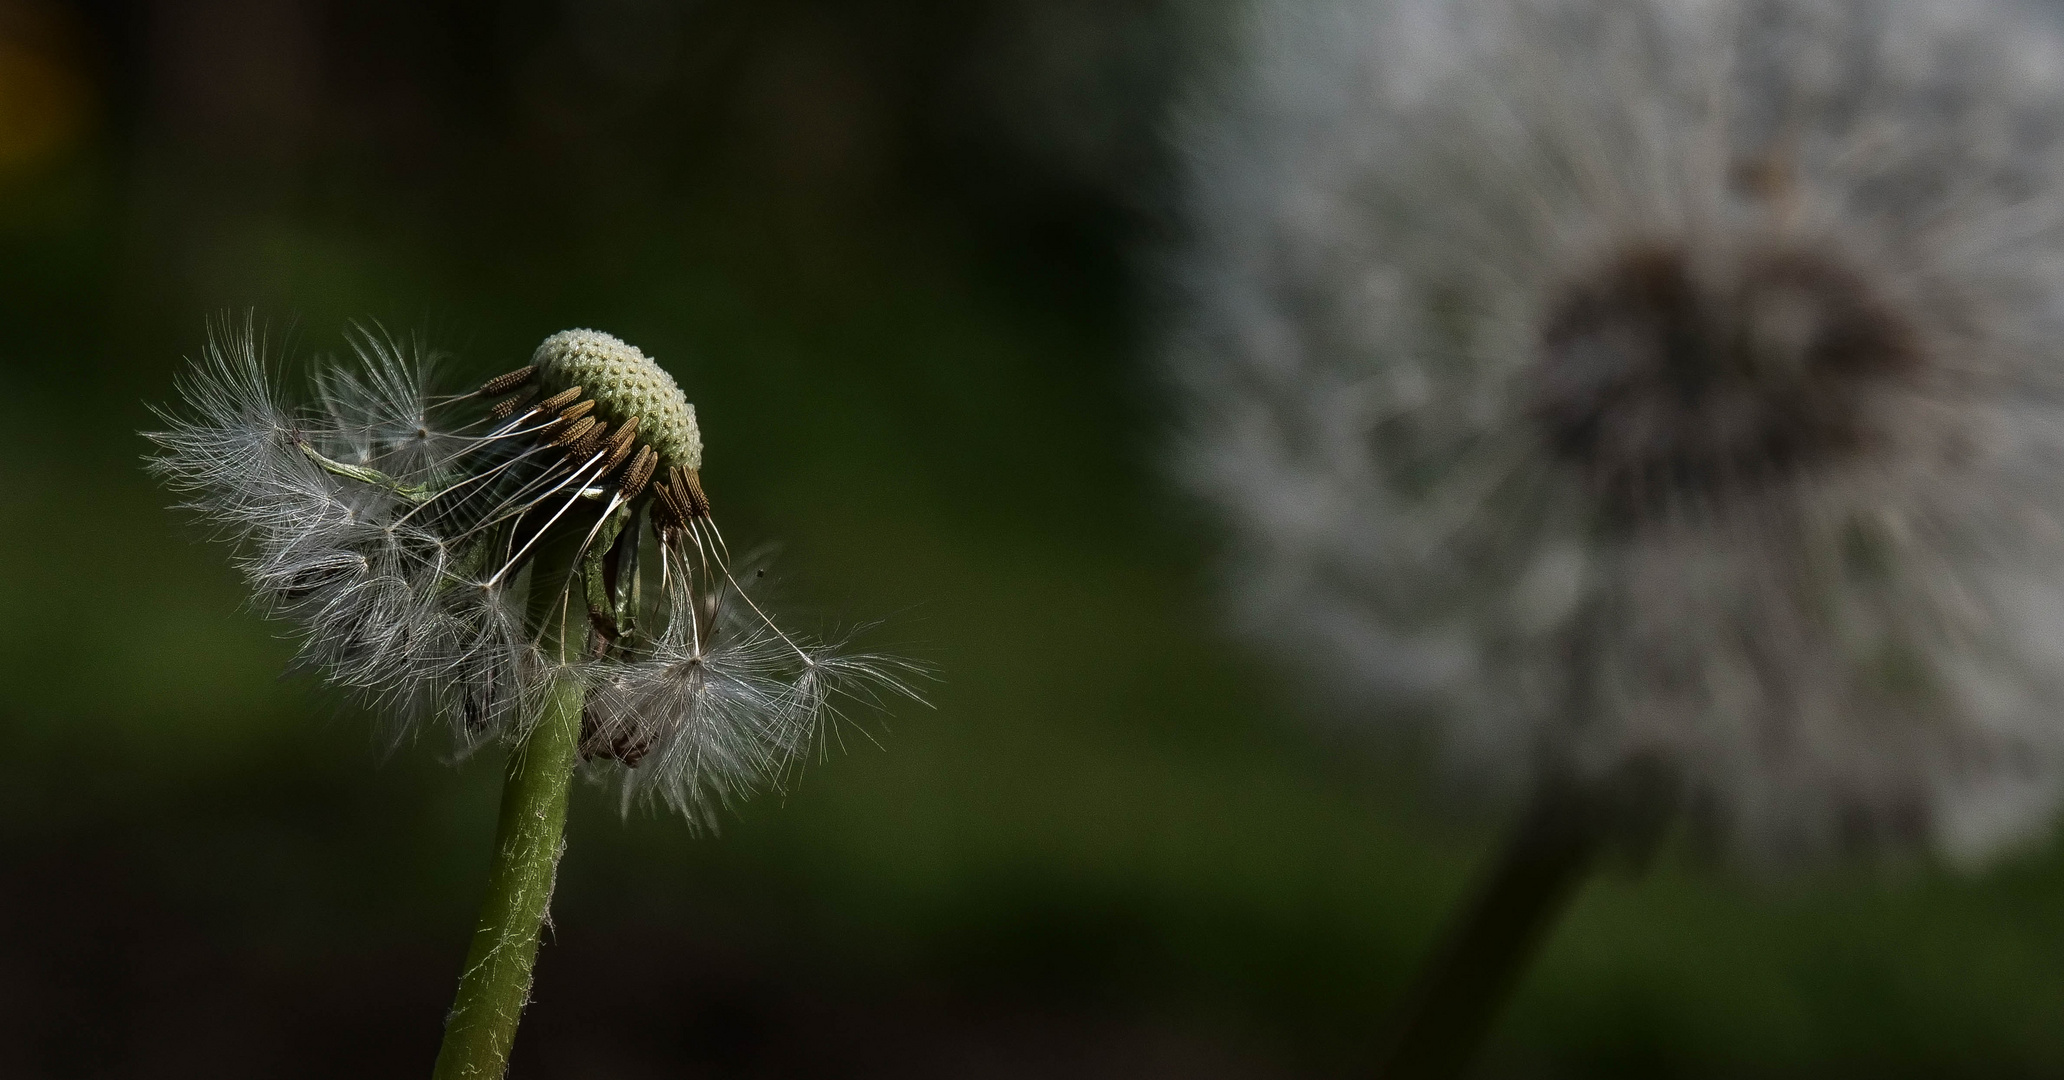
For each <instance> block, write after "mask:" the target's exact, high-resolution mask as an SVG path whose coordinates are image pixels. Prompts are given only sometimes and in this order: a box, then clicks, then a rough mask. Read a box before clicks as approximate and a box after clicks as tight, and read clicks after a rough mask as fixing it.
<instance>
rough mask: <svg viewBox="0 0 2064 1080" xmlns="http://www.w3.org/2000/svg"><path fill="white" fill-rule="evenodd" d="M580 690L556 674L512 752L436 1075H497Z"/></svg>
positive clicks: (549, 857) (569, 764) (541, 886)
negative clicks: (483, 894) (476, 921)
mask: <svg viewBox="0 0 2064 1080" xmlns="http://www.w3.org/2000/svg"><path fill="white" fill-rule="evenodd" d="M581 698H582V693H581V686H580V683H579V682H578V681H576V680H574V679H561V680H560V681H559V683H558V684H557V685H555V686H554V687H553V688H552V690H551V693H550V697H549V700H548V701H547V703H546V706H545V710H544V714H543V715H542V716H540V717H539V718H538V721H537V726H536V727H535V728H534V729H532V731H531V733H530V737H529V738H528V739H526V740H524V742H523V745H522V746H520V747H518V748H517V749H516V751H515V752H514V753H513V754H511V755H510V759H509V775H508V779H507V780H506V781H505V783H504V786H503V788H502V811H501V818H500V821H499V823H498V824H497V825H496V828H495V853H494V864H493V866H492V867H491V868H490V869H489V870H488V877H487V899H486V900H485V901H484V902H483V903H482V904H481V906H480V925H479V927H478V929H476V930H475V931H474V932H473V945H472V947H471V948H470V949H469V950H467V953H466V969H465V974H464V975H462V976H461V977H460V979H459V992H458V996H457V997H456V998H455V999H453V1001H452V1009H451V1015H450V1016H449V1018H448V1019H447V1020H446V1022H445V1029H444V1047H443V1049H441V1050H439V1051H438V1054H437V1070H436V1072H435V1074H434V1075H435V1076H436V1078H437V1080H458V1078H461V1077H470V1078H499V1077H500V1076H501V1075H502V1072H503V1069H504V1068H505V1067H506V1065H507V1063H508V1060H509V1047H510V1045H511V1044H512V1043H514V1042H515V1041H516V1025H517V1022H518V1021H520V1020H521V1019H522V1016H523V1006H524V1004H525V1003H526V1002H527V1001H528V1000H529V997H530V976H531V969H532V967H533V966H534V965H535V963H536V961H537V950H538V935H539V931H540V929H541V928H542V926H543V923H544V920H545V915H546V910H547V908H548V907H549V906H550V904H551V901H552V883H553V879H554V877H555V876H556V875H557V873H558V867H559V852H560V850H561V846H562V844H561V836H562V834H563V833H564V831H565V828H566V797H567V791H568V789H569V787H570V786H571V784H572V781H573V767H574V756H575V753H576V751H577V750H578V747H579V744H580V723H581Z"/></svg>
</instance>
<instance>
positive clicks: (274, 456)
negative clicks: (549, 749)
mask: <svg viewBox="0 0 2064 1080" xmlns="http://www.w3.org/2000/svg"><path fill="white" fill-rule="evenodd" d="M351 346H352V351H353V357H352V359H351V360H349V361H345V362H327V363H324V364H322V365H320V366H319V367H318V368H317V370H316V371H314V372H313V374H312V376H311V379H310V394H309V396H308V399H307V400H306V402H304V403H292V402H290V401H289V400H288V399H287V398H286V397H285V396H284V395H283V394H282V392H281V389H280V385H279V384H280V382H281V373H280V372H279V371H278V370H277V369H276V368H275V367H274V366H273V364H272V362H271V361H270V360H269V359H268V357H267V356H266V349H265V345H264V342H263V341H262V338H261V336H260V334H259V333H258V331H257V328H256V327H255V325H254V324H253V323H252V322H250V321H246V322H245V324H244V325H243V326H241V327H240V328H233V329H232V328H229V327H223V328H220V329H219V331H218V332H216V333H213V334H211V335H210V340H209V343H208V347H207V350H206V352H205V353H204V354H203V356H202V359H201V360H200V361H199V362H198V363H196V364H194V365H193V366H192V368H191V369H190V370H189V371H188V372H187V373H186V375H185V376H184V377H183V378H182V379H181V382H180V384H179V392H180V396H181V397H182V398H183V399H184V401H185V403H186V408H185V409H184V410H180V411H169V410H168V411H162V412H161V413H160V415H161V417H162V418H163V420H164V422H165V429H164V430H162V431H157V432H152V433H150V434H149V437H150V438H151V439H152V440H153V441H154V442H155V443H156V444H157V445H158V448H159V452H158V454H157V455H156V456H154V457H152V458H151V459H150V467H151V469H152V470H153V471H154V472H155V473H156V474H157V475H158V476H159V477H161V478H162V479H163V480H164V481H165V482H166V484H167V485H168V486H169V487H171V488H172V489H173V490H174V491H176V492H177V493H179V494H180V495H181V497H182V498H183V499H184V500H185V501H184V503H183V505H184V506H186V507H187V508H189V509H191V510H192V511H194V512H195V513H197V514H198V515H199V516H200V517H201V519H202V520H203V521H205V522H206V523H208V524H209V525H210V526H212V527H213V529H214V530H215V531H216V532H217V534H218V535H220V536H221V537H222V538H224V539H227V540H230V541H233V542H235V543H236V544H237V545H238V550H239V555H238V564H239V566H240V568H241V569H242V571H243V573H244V576H245V578H246V580H247V581H248V582H249V584H250V586H251V589H252V594H253V598H254V602H255V603H256V604H257V606H258V607H259V608H260V609H261V610H263V611H265V612H266V613H268V614H271V615H274V616H277V617H280V618H283V619H287V620H289V621H291V622H292V623H293V624H294V626H295V627H296V629H297V632H298V636H299V637H300V640H301V651H300V657H299V661H298V662H299V664H300V665H301V666H304V667H307V668H310V669H313V670H316V671H318V672H320V673H321V675H322V677H323V678H324V679H325V680H327V681H328V682H330V683H332V684H334V685H337V686H340V687H343V688H345V689H346V690H348V691H351V692H353V693H354V694H356V695H357V696H358V697H360V698H361V699H363V700H365V701H367V702H368V703H370V704H371V705H372V706H373V707H374V708H375V709H376V710H377V711H378V712H379V713H380V714H382V715H383V716H385V717H386V718H388V719H389V720H390V721H391V722H392V723H393V724H394V727H395V731H396V734H397V736H405V735H408V734H412V733H414V732H415V731H417V730H419V729H420V728H421V727H422V726H424V725H425V724H430V723H436V722H441V723H442V724H443V725H444V726H446V727H447V728H448V729H449V731H450V732H451V734H452V736H453V737H454V739H455V740H456V741H457V743H458V745H459V746H461V747H462V748H464V747H471V746H476V745H478V744H480V743H482V742H485V741H494V740H499V741H503V742H506V743H509V744H511V745H513V744H516V743H519V742H521V741H522V739H523V738H524V737H525V736H526V735H527V734H528V731H529V728H530V725H531V724H532V723H533V722H534V721H535V720H536V718H537V717H538V716H539V715H540V712H541V710H542V709H543V707H544V703H545V701H546V699H547V697H548V694H549V688H550V687H551V686H552V685H554V684H556V683H558V682H559V681H561V680H566V679H571V680H574V681H576V682H577V683H578V684H579V685H581V686H583V687H585V688H586V697H587V704H586V707H585V709H584V722H583V729H582V732H581V751H582V753H583V755H584V756H585V757H586V758H587V759H588V760H589V761H590V762H591V763H596V764H597V767H598V768H600V769H602V770H604V771H615V772H621V773H623V774H624V776H625V794H626V798H627V799H628V798H630V797H632V796H634V795H638V794H644V795H650V796H654V797H656V798H658V799H660V800H662V801H664V802H666V803H668V804H669V805H671V806H673V807H675V808H677V809H679V810H680V811H681V812H682V813H683V814H685V815H686V816H688V817H689V818H690V819H691V820H692V821H694V822H696V823H699V824H713V823H714V817H713V815H714V812H715V810H716V809H717V808H718V807H719V806H722V805H724V804H726V803H727V802H728V801H729V800H730V799H731V798H732V797H733V796H736V795H741V794H743V793H746V792H748V791H750V790H752V789H754V788H757V787H760V786H764V785H767V784H771V783H777V782H779V780H780V779H781V777H782V775H783V774H784V772H785V771H786V769H787V768H788V767H789V766H790V764H791V763H792V762H793V761H795V760H796V759H797V757H798V755H799V753H800V752H802V751H803V750H805V749H807V748H808V747H809V745H810V744H811V741H812V739H813V738H815V737H816V735H817V733H818V732H819V731H821V730H822V729H823V728H824V727H825V724H826V722H827V720H828V719H833V718H835V717H836V716H837V708H836V702H837V700H838V699H839V698H841V697H846V698H853V699H856V700H864V701H876V700H878V698H879V695H881V694H883V693H889V694H896V695H905V696H911V697H915V696H916V695H915V694H914V693H913V691H912V690H911V687H910V684H909V682H908V680H907V676H911V675H914V674H916V673H917V670H918V669H917V668H916V667H915V666H913V665H911V664H909V663H908V662H906V661H901V660H896V659H893V658H879V657H866V656H854V655H847V654H844V653H842V652H840V651H839V650H835V649H832V650H827V647H826V646H824V645H822V644H821V643H818V642H815V641H812V640H809V639H805V638H802V637H799V636H798V635H796V634H793V633H790V632H787V631H784V630H782V629H780V628H779V627H777V626H776V624H775V623H774V622H773V621H772V620H771V619H770V618H769V617H768V616H767V615H766V613H765V612H764V611H762V610H761V609H760V607H759V606H758V605H757V604H756V603H754V602H753V601H752V600H751V599H750V598H749V597H747V596H746V594H745V592H744V591H743V589H742V588H741V587H740V586H739V584H738V582H737V580H736V579H735V578H734V575H733V572H732V569H731V567H730V565H729V561H728V560H729V556H728V554H727V553H726V551H725V549H724V546H723V543H722V539H721V535H720V534H719V533H718V532H717V530H716V526H715V523H714V521H713V520H712V519H711V518H710V516H709V500H708V498H707V497H706V496H705V495H704V494H703V491H702V485H701V477H700V466H701V459H702V441H701V434H700V431H699V429H698V428H697V427H696V422H695V414H694V408H693V406H691V405H689V404H688V402H687V400H686V399H685V397H683V396H682V394H681V392H680V389H679V387H678V386H677V385H676V384H675V382H674V380H673V378H672V377H671V376H670V375H668V374H667V373H666V372H665V371H664V370H663V369H661V368H660V367H659V366H658V365H657V364H654V363H653V362H652V361H651V360H650V359H648V358H647V357H645V356H644V354H643V353H641V352H639V351H638V350H637V349H636V348H634V347H632V346H630V345H627V344H625V343H623V342H621V341H619V340H617V339H616V338H614V337H611V336H609V335H607V334H602V333H598V332H595V331H586V330H575V331H567V332H564V333H561V334H555V335H553V336H552V337H550V338H548V339H546V341H545V343H544V344H543V345H541V346H540V347H539V349H538V351H537V355H536V356H535V357H534V358H533V359H532V362H531V363H530V364H529V365H527V366H525V367H523V368H519V369H517V370H515V371H512V372H509V373H507V374H505V375H501V376H497V377H496V378H494V379H490V380H488V381H487V382H486V383H485V384H484V385H482V386H481V387H480V388H479V389H477V390H474V391H472V392H470V393H456V394H454V393H444V392H440V391H439V390H437V389H436V388H435V386H434V385H433V383H434V380H435V378H436V374H437V368H438V367H439V363H438V361H439V358H438V357H437V356H435V355H434V354H430V353H428V352H426V350H424V349H423V348H421V347H420V346H415V345H404V344H401V343H397V342H394V341H391V340H389V339H387V338H385V337H384V336H380V335H378V334H375V333H370V332H365V331H360V332H357V333H355V334H354V335H352V337H351ZM583 381H585V382H586V383H587V384H588V385H585V386H584V385H582V382H583ZM647 549H649V550H650V555H648V556H647V557H644V558H641V553H643V552H645V551H646V550H647Z"/></svg>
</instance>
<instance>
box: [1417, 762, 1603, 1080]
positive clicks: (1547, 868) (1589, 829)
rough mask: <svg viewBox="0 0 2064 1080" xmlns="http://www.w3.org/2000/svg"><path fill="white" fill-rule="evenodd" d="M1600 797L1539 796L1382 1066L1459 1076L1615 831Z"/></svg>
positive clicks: (1439, 957)
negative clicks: (1595, 798) (1600, 803)
mask: <svg viewBox="0 0 2064 1080" xmlns="http://www.w3.org/2000/svg"><path fill="white" fill-rule="evenodd" d="M1609 835H1610V834H1609V829H1608V824H1607V818H1606V816H1605V815H1604V814H1602V813H1601V812H1600V808H1599V806H1598V805H1597V803H1596V801H1595V800H1592V799H1587V798H1584V797H1582V796H1581V795H1578V794H1575V793H1567V792H1563V793H1553V794H1544V795H1543V796H1541V797H1539V798H1538V799H1536V800H1535V802H1534V805H1533V806H1532V808H1531V809H1529V811H1528V812H1527V815H1526V817H1525V819H1524V820H1522V821H1521V822H1520V825H1519V828H1518V829H1517V830H1515V831H1514V833H1513V835H1512V837H1511V839H1510V840H1509V841H1507V843H1506V847H1505V850H1504V851H1503V852H1502V853H1501V854H1500V855H1499V857H1498V861H1497V862H1496V863H1494V864H1493V865H1492V866H1491V867H1490V872H1489V874H1488V875H1487V876H1486V877H1485V878H1484V880H1483V882H1482V883H1481V884H1480V885H1479V886H1478V891H1477V893H1476V894H1475V896H1474V897H1473V899H1472V900H1471V901H1470V903H1469V905H1468V907H1466V908H1465V909H1463V911H1462V913H1461V917H1460V918H1459V919H1457V920H1456V922H1455V923H1454V924H1453V925H1451V926H1450V927H1449V929H1448V933H1447V938H1446V940H1445V941H1444V942H1443V943H1442V944H1441V946H1440V949H1439V951H1437V952H1436V953H1434V955H1433V958H1432V960H1431V962H1430V963H1428V964H1427V966H1426V968H1425V969H1424V970H1423V971H1422V972H1421V973H1420V976H1419V982H1418V985H1417V986H1416V987H1414V988H1413V990H1412V992H1411V994H1410V996H1409V997H1407V998H1406V999H1405V1004H1404V1007H1403V1009H1402V1010H1401V1011H1400V1013H1399V1023H1398V1025H1397V1027H1396V1028H1395V1029H1394V1033H1395V1034H1394V1041H1393V1042H1392V1043H1391V1044H1390V1046H1389V1048H1388V1053H1387V1056H1386V1057H1385V1058H1384V1061H1383V1063H1382V1066H1381V1067H1380V1068H1379V1069H1378V1070H1377V1075H1378V1076H1381V1077H1384V1078H1386V1080H1407V1078H1411V1080H1419V1078H1431V1077H1452V1076H1459V1075H1461V1074H1462V1073H1463V1072H1464V1070H1466V1069H1467V1068H1468V1067H1469V1063H1470V1061H1471V1060H1472V1059H1473V1058H1474V1057H1475V1056H1476V1051H1477V1047H1478V1046H1479V1045H1480V1044H1481V1043H1482V1042H1483V1038H1484V1036H1485V1035H1486V1034H1488V1033H1489V1031H1490V1029H1491V1024H1492V1021H1494V1020H1496V1019H1497V1016H1498V1012H1499V1010H1500V1009H1501V1008H1502V1007H1503V1006H1504V1004H1505V999H1506V998H1507V997H1508V996H1509V995H1510V994H1511V992H1512V989H1513V987H1514V986H1515V985H1517V983H1518V982H1519V977H1520V975H1521V974H1522V973H1523V972H1524V971H1525V970H1526V967H1527V963H1528V961H1529V960H1531V959H1532V958H1533V955H1534V953H1535V951H1536V950H1538V948H1539V947H1540V945H1541V942H1542V941H1543V940H1545V939H1546V938H1547V936H1548V932H1549V931H1550V930H1551V929H1552V928H1553V927H1554V926H1555V923H1556V921H1557V919H1558V918H1559V917H1560V916H1561V914H1562V912H1563V909H1564V908H1566V907H1567V906H1568V904H1569V902H1570V900H1571V899H1572V898H1574V897H1575V896H1576V894H1577V892H1578V890H1579V889H1580V888H1581V887H1582V885H1583V883H1584V881H1585V879H1586V878H1587V877H1588V876H1589V872H1590V869H1591V867H1592V864H1593V862H1594V860H1595V858H1596V856H1597V855H1598V852H1599V849H1600V848H1601V847H1603V846H1604V841H1605V840H1606V839H1607V838H1608V836H1609Z"/></svg>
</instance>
